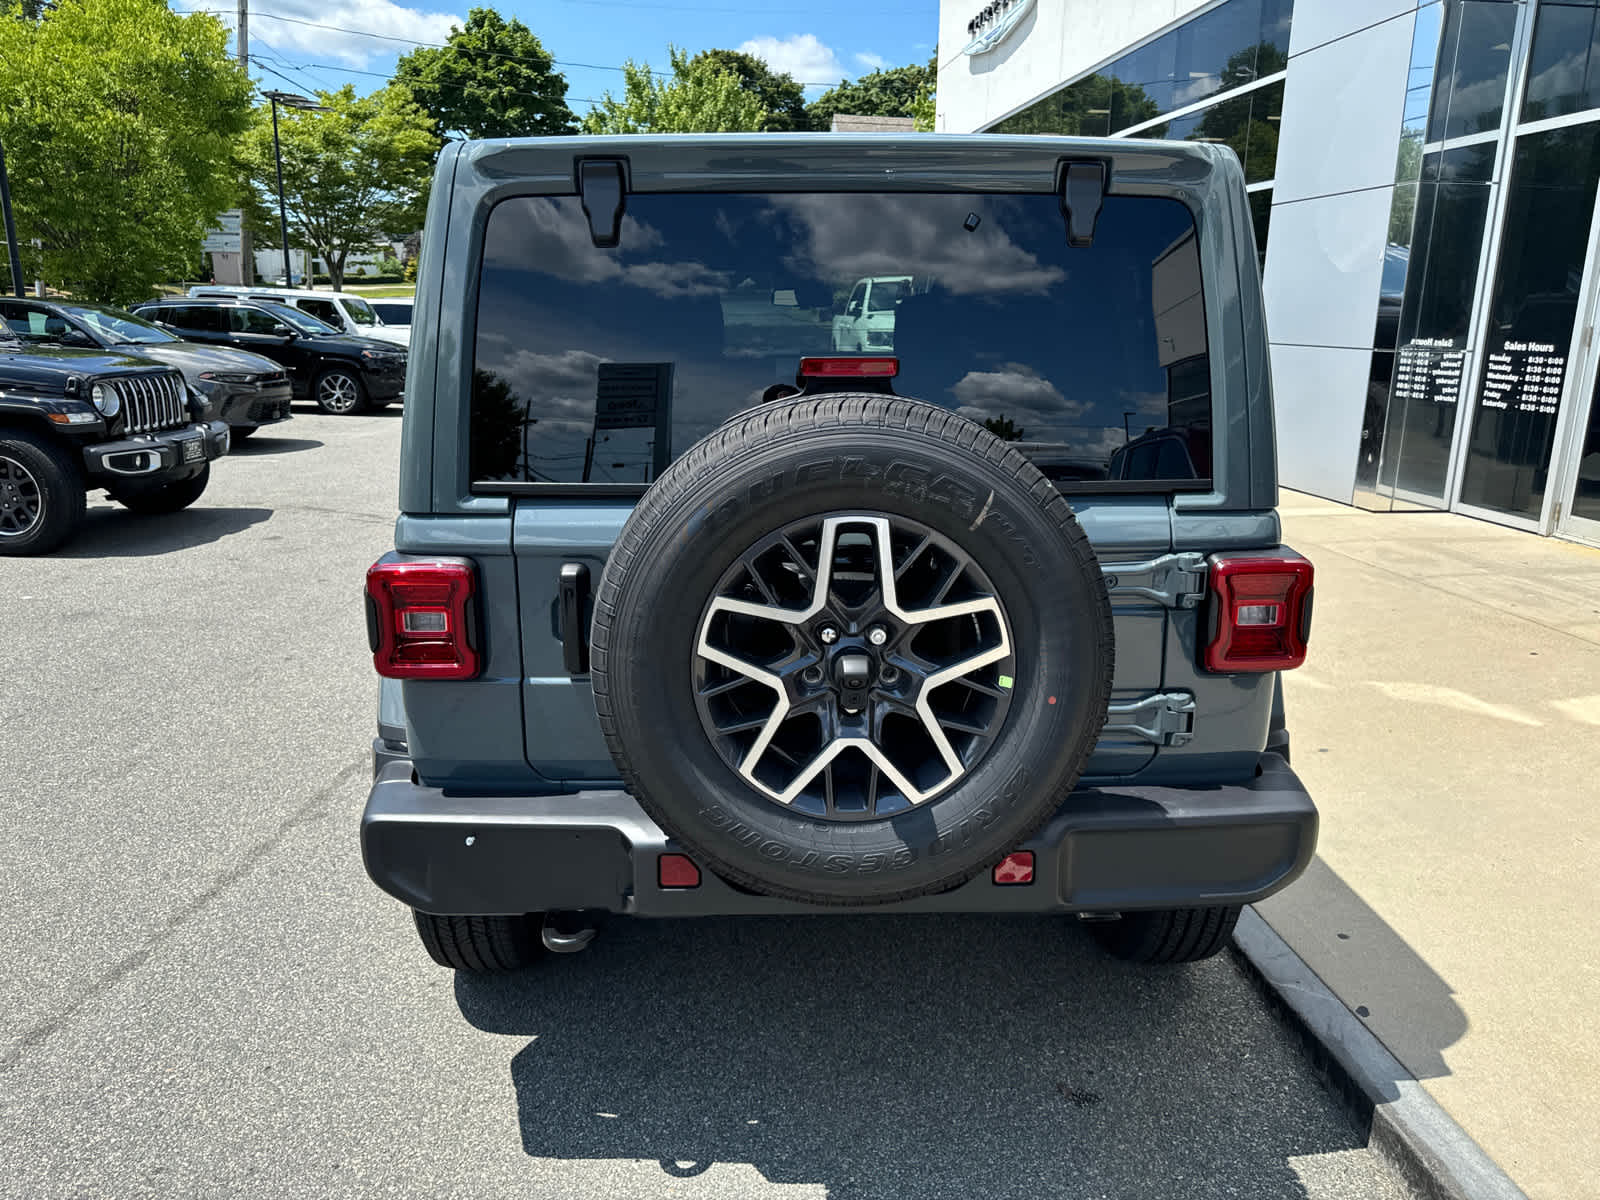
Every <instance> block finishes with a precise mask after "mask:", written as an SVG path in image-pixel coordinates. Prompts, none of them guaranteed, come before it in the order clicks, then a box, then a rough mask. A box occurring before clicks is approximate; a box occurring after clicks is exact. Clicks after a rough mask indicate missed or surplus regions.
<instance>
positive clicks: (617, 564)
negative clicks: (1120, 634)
mask: <svg viewBox="0 0 1600 1200" xmlns="http://www.w3.org/2000/svg"><path fill="white" fill-rule="evenodd" d="M591 650H592V653H591V668H592V672H593V683H594V698H595V707H596V709H597V711H598V713H599V717H600V727H601V729H602V730H603V731H604V733H605V737H606V742H607V745H608V746H609V747H610V750H611V754H612V755H613V757H614V758H615V759H616V762H617V766H618V769H619V770H620V771H621V775H622V779H623V781H624V783H625V785H626V786H627V787H628V789H629V790H630V791H631V792H632V793H633V795H634V796H635V797H636V798H637V799H638V801H639V803H640V804H641V805H642V806H643V807H644V809H645V811H646V812H648V813H649V814H650V816H651V817H652V818H653V819H654V820H655V821H656V822H657V823H658V824H660V825H661V827H662V828H663V829H665V830H666V831H667V832H668V833H669V834H671V835H672V836H673V837H674V838H676V839H677V840H678V841H679V842H681V843H682V844H683V846H684V847H685V848H686V849H687V850H688V852H689V853H690V854H691V855H693V856H694V857H695V858H696V859H698V860H699V861H700V862H701V863H702V865H704V866H707V867H709V868H710V869H711V870H713V871H715V872H716V873H717V874H718V875H721V876H722V877H724V878H725V879H727V880H729V881H731V882H733V883H735V884H738V885H741V886H743V887H746V888H749V889H752V890H755V891H759V892H764V893H767V894H770V895H774V896H782V897H786V898H789V899H793V900H800V901H806V902H810V903H814V904H826V905H865V904H877V903H883V902H886V901H891V900H900V899H906V898H909V897H912V896H919V895H923V894H926V893H930V892H938V891H943V890H946V889H949V888H951V887H954V886H956V885H958V884H960V883H962V882H964V881H965V880H967V879H970V878H971V877H972V876H973V875H975V874H976V873H978V872H979V871H982V870H984V869H986V868H988V867H990V866H992V865H993V864H994V863H996V862H998V861H999V860H1000V859H1001V858H1003V857H1004V856H1005V855H1006V854H1007V853H1009V852H1010V851H1011V850H1013V849H1015V848H1016V846H1017V844H1018V843H1019V842H1022V841H1023V840H1025V839H1026V838H1027V837H1028V836H1029V835H1030V834H1032V833H1033V832H1034V831H1035V830H1037V829H1038V828H1039V826H1040V825H1042V824H1043V823H1044V822H1045V820H1047V819H1048V818H1049V816H1050V814H1051V813H1053V812H1054V811H1055V809H1056V808H1057V806H1058V805H1059V804H1060V802H1061V800H1062V798H1063V797H1064V796H1065V795H1066V794H1067V792H1068V791H1070V790H1071V788H1072V787H1073V785H1074V784H1075V783H1076V782H1077V779H1078V776H1079V775H1080V774H1081V772H1082V771H1083V766H1084V763H1085V761H1086V760H1087V759H1088V757H1089V754H1090V753H1091V751H1092V750H1093V748H1094V744H1095V740H1096V738H1097V737H1098V735H1099V733H1100V729H1101V726H1102V725H1103V724H1104V723H1105V717H1106V703H1107V700H1108V697H1109V695H1110V690H1111V672H1112V664H1113V659H1114V649H1113V643H1112V632H1111V606H1110V602H1109V600H1108V599H1107V597H1106V590H1105V584H1104V581H1103V579H1102V578H1101V574H1100V568H1099V565H1098V563H1097V562H1096V560H1095V556H1094V551H1093V550H1092V549H1091V547H1090V545H1089V541H1088V538H1087V537H1086V536H1085V535H1084V532H1083V530H1082V528H1081V527H1080V526H1079V525H1078V522H1077V520H1076V519H1075V518H1074V516H1073V514H1072V509H1071V507H1070V506H1069V505H1068V504H1067V501H1066V500H1065V499H1064V498H1063V497H1062V496H1061V494H1060V493H1059V492H1057V491H1056V489H1055V488H1054V487H1053V486H1052V485H1051V483H1050V481H1049V480H1047V479H1046V478H1045V477H1044V476H1043V475H1042V474H1040V472H1039V471H1038V469H1037V468H1035V467H1034V466H1033V464H1032V463H1030V462H1029V461H1028V459H1027V458H1025V457H1024V456H1023V455H1022V454H1020V453H1019V452H1017V451H1016V450H1014V449H1012V448H1010V447H1008V446H1007V445H1006V443H1005V442H1003V441H1001V440H1000V439H999V438H998V437H996V436H995V435H994V434H992V433H990V432H988V431H987V430H985V429H983V428H981V427H980V426H978V425H975V424H973V423H972V422H970V421H968V420H966V419H965V418H963V417H960V416H957V415H956V414H955V413H952V412H949V411H947V410H945V409H941V408H937V407H934V406H933V405H929V404H924V403H922V402H920V401H916V400H909V399H902V398H898V397H893V396H887V395H863V394H854V393H845V394H831V395H824V396H820V397H799V398H795V399H792V400H786V401H781V402H778V403H774V404H768V405H765V406H762V407H760V408H756V409H753V410H750V411H748V412H745V413H742V414H740V415H739V416H736V417H734V418H733V419H732V420H730V421H729V422H728V423H727V424H725V425H724V426H722V427H721V428H720V429H718V430H717V431H716V432H715V433H713V434H711V435H709V436H708V437H706V438H705V439H703V440H702V441H700V442H699V443H697V444H696V445H695V446H694V447H692V448H691V449H690V450H688V451H687V452H685V453H684V454H683V455H682V456H681V457H680V458H678V459H677V461H676V462H674V463H673V464H672V465H671V466H670V467H668V468H667V470H666V471H664V472H663V473H662V475H661V477H660V479H659V480H657V482H656V483H655V485H654V486H653V487H651V488H650V490H649V491H648V492H646V493H645V495H644V497H643V498H642V499H641V500H640V502H639V504H638V506H637V507H636V508H635V509H634V511H633V513H632V515H631V516H630V517H629V519H628V521H627V523H626V524H625V525H624V526H623V529H622V533H621V536H620V537H619V538H618V540H617V544H616V547H615V548H614V550H613V551H612V554H611V558H610V561H609V562H608V563H607V564H606V569H605V572H604V574H603V576H602V577H601V581H600V587H599V591H598V594H597V596H596V601H595V611H594V622H593V627H592V636H591Z"/></svg>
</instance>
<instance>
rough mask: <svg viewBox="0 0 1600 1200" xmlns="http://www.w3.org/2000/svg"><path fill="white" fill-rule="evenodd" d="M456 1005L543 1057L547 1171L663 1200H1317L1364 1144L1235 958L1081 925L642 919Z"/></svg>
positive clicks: (537, 1089)
mask: <svg viewBox="0 0 1600 1200" xmlns="http://www.w3.org/2000/svg"><path fill="white" fill-rule="evenodd" d="M456 1001H457V1003H458V1005H459V1006H460V1008H461V1011H462V1013H463V1015H465V1016H466V1018H467V1019H468V1020H469V1021H470V1022H471V1023H472V1024H473V1025H474V1026H476V1027H477V1028H479V1029H481V1030H485V1031H489V1032H493V1033H497V1034H514V1035H517V1036H519V1037H526V1038H530V1039H531V1040H530V1041H529V1042H528V1043H527V1044H526V1045H525V1046H523V1047H522V1049H520V1050H519V1051H518V1052H517V1053H516V1055H515V1057H514V1058H513V1059H512V1061H511V1064H510V1067H511V1081H512V1085H513V1087H514V1089H515V1092H516V1098H517V1104H518V1112H519V1121H520V1129H521V1135H522V1143H523V1149H524V1150H525V1151H526V1153H528V1154H529V1155H532V1156H535V1157H539V1158H550V1159H563V1160H640V1159H643V1160H647V1161H648V1160H654V1161H655V1162H657V1163H658V1164H659V1166H660V1170H661V1171H662V1173H663V1176H664V1177H677V1178H676V1179H675V1180H674V1181H673V1182H671V1183H669V1182H668V1179H667V1178H663V1180H662V1189H663V1194H665V1191H666V1189H667V1188H668V1187H672V1188H675V1189H678V1190H674V1191H673V1192H672V1194H673V1195H680V1194H690V1193H686V1192H683V1191H682V1190H681V1189H682V1188H683V1187H684V1186H685V1185H684V1183H683V1182H682V1180H683V1179H684V1178H686V1177H692V1176H697V1175H700V1174H702V1173H704V1172H707V1171H709V1170H711V1169H712V1168H713V1167H714V1166H716V1165H718V1164H745V1163H748V1164H752V1165H754V1167H755V1168H756V1169H758V1170H759V1171H760V1173H761V1174H762V1175H763V1176H764V1177H765V1178H766V1179H767V1180H768V1181H770V1182H772V1183H784V1184H790V1183H796V1184H811V1185H816V1184H819V1183H820V1184H823V1185H825V1186H826V1188H827V1195H828V1196H830V1197H833V1198H835V1200H838V1198H840V1197H850V1198H852V1200H877V1198H880V1197H881V1198H884V1200H889V1198H893V1200H903V1198H904V1197H907V1196H916V1197H919V1198H924V1197H925V1198H928V1200H942V1198H944V1197H949V1198H951V1200H955V1198H957V1197H959V1198H961V1200H968V1198H970V1197H974V1196H982V1197H985V1198H986V1200H996V1198H998V1197H1003V1196H1019V1197H1022V1196H1026V1197H1036V1196H1042V1195H1051V1196H1056V1195H1061V1196H1067V1195H1071V1196H1077V1195H1085V1196H1091V1195H1092V1196H1099V1195H1118V1196H1124V1195H1126V1196H1132V1195H1137V1196H1140V1197H1145V1198H1155V1197H1173V1198H1174V1200H1177V1198H1180V1197H1181V1198H1183V1200H1190V1198H1191V1197H1196V1196H1202V1195H1221V1194H1226V1195H1239V1196H1271V1197H1295V1196H1308V1195H1311V1193H1310V1192H1309V1191H1308V1190H1307V1188H1306V1184H1305V1180H1304V1178H1303V1177H1302V1174H1301V1169H1300V1168H1301V1167H1303V1166H1304V1160H1305V1159H1306V1156H1316V1155H1320V1154H1325V1153H1331V1152H1337V1151H1348V1150H1356V1149H1361V1148H1363V1147H1364V1146H1365V1135H1364V1132H1362V1131H1360V1130H1358V1129H1357V1128H1356V1127H1355V1125H1354V1124H1353V1123H1352V1122H1351V1120H1350V1119H1349V1118H1348V1117H1347V1116H1346V1114H1345V1110H1344V1109H1343V1108H1342V1107H1340V1105H1339V1103H1338V1102H1337V1101H1335V1100H1334V1099H1333V1097H1332V1096H1331V1095H1330V1094H1329V1093H1328V1092H1327V1091H1326V1090H1325V1089H1324V1088H1323V1086H1322V1085H1321V1084H1320V1083H1319V1082H1318V1081H1317V1078H1316V1076H1315V1074H1314V1072H1313V1070H1312V1068H1311V1065H1310V1063H1309V1061H1308V1060H1307V1059H1306V1057H1305V1056H1304V1054H1303V1053H1302V1051H1301V1050H1300V1048H1299V1044H1298V1043H1297V1042H1296V1041H1295V1040H1294V1038H1293V1037H1292V1036H1291V1035H1290V1034H1289V1033H1288V1031H1287V1030H1286V1029H1285V1028H1284V1026H1283V1024H1282V1023H1281V1022H1280V1021H1279V1020H1278V1019H1277V1018H1276V1017H1275V1016H1274V1015H1273V1014H1272V1013H1271V1012H1270V1011H1269V1010H1268V1008H1267V1007H1266V1006H1265V1004H1264V1003H1263V1002H1262V1001H1261V999H1260V997H1259V995H1258V994H1257V993H1256V991H1255V990H1254V987H1253V985H1252V984H1251V982H1250V981H1249V980H1248V979H1247V978H1246V977H1245V976H1244V974H1243V972H1242V970H1241V968H1240V967H1239V966H1238V965H1237V964H1236V963H1235V962H1234V961H1233V959H1232V958H1231V957H1229V956H1226V955H1224V956H1221V957H1219V958H1216V959H1213V960H1211V961H1209V962H1205V963H1199V964H1195V965H1193V966H1189V967H1180V968H1168V969H1151V968H1140V967H1134V966H1129V965H1127V964H1123V963H1119V962H1115V961H1112V960H1109V959H1107V958H1106V957H1105V956H1104V955H1103V954H1101V953H1100V951H1099V950H1098V949H1097V948H1095V947H1094V946H1093V944H1092V943H1091V942H1090V940H1089V938H1088V937H1087V936H1086V935H1085V933H1084V931H1083V930H1081V929H1080V928H1078V927H1077V926H1076V925H1075V924H1074V923H1073V922H1072V921H1071V920H1069V919H1062V918H1032V917H1028V918H993V917H965V916H940V917H931V916H870V917H868V916H862V917H856V916H839V917H812V918H763V919H743V920H699V921H674V922H658V923H657V922H644V921H628V920H623V921H618V922H614V923H613V924H612V925H611V926H610V927H609V928H608V929H607V930H604V931H602V933H601V935H600V937H599V938H598V939H597V940H596V942H595V944H594V946H593V948H591V949H590V950H588V951H586V952H585V953H584V954H582V955H580V956H578V957H576V958H573V959H570V960H566V959H562V958H556V957H551V958H548V959H547V960H546V961H544V962H542V963H540V964H539V965H537V966H536V967H534V968H533V969H531V970H529V971H526V972H522V973H520V974H517V975H511V976H502V977H474V976H470V975H468V974H465V973H461V974H458V975H457V977H456ZM1310 1169H1311V1170H1312V1171H1313V1173H1314V1172H1315V1169H1316V1168H1315V1166H1314V1165H1313V1167H1312V1168H1310ZM706 1182H707V1184H708V1185H709V1184H711V1183H712V1182H713V1180H707V1181H706ZM720 1182H721V1184H722V1186H723V1187H724V1188H725V1187H726V1186H727V1185H728V1179H726V1178H724V1179H722V1180H721V1181H720ZM713 1190H715V1189H713ZM1320 1193H1321V1190H1320V1189H1319V1194H1320ZM694 1194H698V1193H694ZM708 1194H709V1193H708ZM716 1194H719V1195H720V1194H723V1192H722V1191H717V1193H716ZM1386 1194H1387V1193H1386Z"/></svg>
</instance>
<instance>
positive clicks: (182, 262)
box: [0, 0, 250, 302]
mask: <svg viewBox="0 0 1600 1200" xmlns="http://www.w3.org/2000/svg"><path fill="white" fill-rule="evenodd" d="M249 122H250V80H249V78H248V77H247V76H246V74H245V73H244V72H243V71H242V70H240V69H239V67H238V65H237V64H236V63H235V62H234V61H233V60H232V58H230V57H229V54H228V33H227V30H226V29H225V28H223V26H222V24H221V23H220V22H218V21H217V20H216V19H215V18H214V17H211V16H205V15H193V16H182V15H180V14H178V13H175V12H173V11H172V10H170V9H168V8H167V7H166V5H165V4H162V3H159V2H158V0H59V2H58V3H56V4H54V5H52V6H50V7H48V8H45V9H43V11H42V14H41V15H40V17H39V19H38V20H37V21H28V20H16V19H5V20H0V142H3V143H4V144H5V148H6V160H7V166H8V167H9V168H10V176H11V187H12V195H13V201H14V205H15V209H16V216H17V233H18V236H19V238H20V240H21V242H22V245H23V250H24V255H25V258H26V259H27V262H26V264H25V268H24V274H25V275H26V276H28V277H30V278H31V277H35V276H37V277H38V278H42V279H45V280H47V281H48V282H50V283H52V284H56V285H59V286H61V287H62V288H64V289H66V290H68V291H71V292H73V293H74V294H77V295H82V296H87V297H92V298H95V299H101V300H111V301H122V302H128V301H133V300H139V299H144V298H147V297H148V296H150V295H151V293H152V292H153V291H154V290H155V286H156V284H157V283H158V282H159V281H161V280H162V279H170V278H173V277H175V276H179V275H182V274H183V273H184V272H185V270H187V269H189V268H190V266H191V264H192V262H193V260H194V258H195V255H196V253H197V250H198V247H199V244H200V240H201V237H202V236H203V234H204V232H205V229H206V227H207V225H208V224H210V223H211V221H213V220H214V219H215V217H216V214H217V213H218V212H220V211H222V210H223V209H225V208H228V207H229V206H230V205H232V204H233V202H234V201H235V200H236V199H237V194H238V186H237V180H236V175H235V173H234V171H233V169H232V148H233V144H234V141H235V139H236V138H237V137H238V136H239V135H240V134H241V133H242V132H243V131H244V130H245V129H246V128H247V127H248V125H249ZM34 239H37V240H38V241H39V242H40V244H41V245H40V248H39V249H37V250H36V249H34V248H33V247H32V245H31V242H32V241H33V240H34Z"/></svg>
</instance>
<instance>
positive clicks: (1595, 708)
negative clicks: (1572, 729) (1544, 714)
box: [1550, 696, 1600, 725]
mask: <svg viewBox="0 0 1600 1200" xmlns="http://www.w3.org/2000/svg"><path fill="white" fill-rule="evenodd" d="M1550 705H1551V707H1552V708H1554V709H1555V710H1556V711H1557V712H1559V713H1560V714H1561V715H1562V716H1564V717H1571V718H1572V719H1573V720H1574V721H1582V722H1583V723H1584V724H1585V725H1600V696H1574V697H1573V698H1572V699H1571V700H1552V701H1550Z"/></svg>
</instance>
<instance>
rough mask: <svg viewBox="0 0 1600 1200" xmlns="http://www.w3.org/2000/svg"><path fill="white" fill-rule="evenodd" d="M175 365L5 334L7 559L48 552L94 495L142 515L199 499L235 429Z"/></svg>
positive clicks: (2, 492) (1, 380)
mask: <svg viewBox="0 0 1600 1200" xmlns="http://www.w3.org/2000/svg"><path fill="white" fill-rule="evenodd" d="M206 415H207V405H206V401H205V399H204V397H202V396H200V395H199V394H198V393H195V392H191V391H190V390H189V388H188V387H187V386H186V385H185V384H184V381H183V376H182V375H180V374H179V373H178V372H177V371H176V370H174V369H173V368H171V367H167V366H163V365H161V364H160V363H155V362H150V361H149V360H147V359H142V358H135V357H132V356H131V355H126V354H113V353H107V352H105V351H90V350H71V349H64V348H56V347H44V346H31V347H30V346H25V345H24V344H23V343H22V342H20V341H18V340H17V339H16V338H15V337H13V336H12V334H11V332H10V331H9V330H7V329H6V328H5V327H4V326H3V325H0V554H11V555H21V554H43V553H44V552H46V551H48V550H53V549H55V548H56V547H57V546H59V545H61V544H62V543H63V542H65V541H66V540H67V539H68V538H70V537H71V536H72V534H73V533H74V532H75V531H76V530H77V528H78V525H79V523H80V522H81V521H82V520H83V512H84V501H85V498H86V494H87V492H88V491H90V490H91V489H95V488H104V489H105V490H106V492H107V493H109V494H110V496H111V498H112V499H113V500H115V501H117V502H118V503H120V504H122V505H124V506H125V507H127V508H130V509H132V510H133V511H134V512H142V513H165V512H176V511H177V510H178V509H180V508H187V507H188V506H189V505H191V504H193V503H194V502H195V501H196V500H198V499H199V498H200V494H201V493H202V492H204V491H205V490H206V483H207V481H208V480H209V479H210V477H211V466H210V464H211V460H212V459H214V458H220V457H221V456H222V455H224V454H226V453H227V452H228V445H229V439H228V427H227V425H225V424H224V423H223V422H221V421H208V420H206V419H205V418H206Z"/></svg>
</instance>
